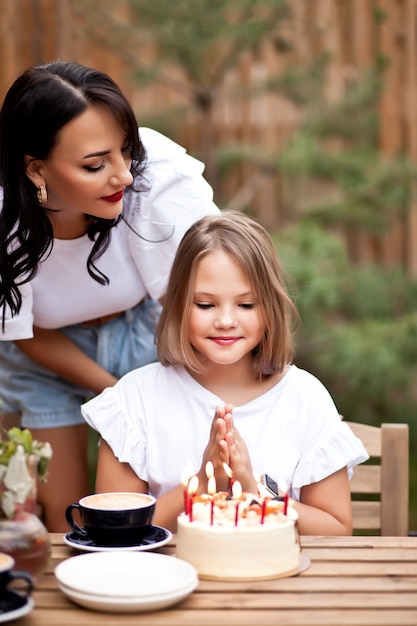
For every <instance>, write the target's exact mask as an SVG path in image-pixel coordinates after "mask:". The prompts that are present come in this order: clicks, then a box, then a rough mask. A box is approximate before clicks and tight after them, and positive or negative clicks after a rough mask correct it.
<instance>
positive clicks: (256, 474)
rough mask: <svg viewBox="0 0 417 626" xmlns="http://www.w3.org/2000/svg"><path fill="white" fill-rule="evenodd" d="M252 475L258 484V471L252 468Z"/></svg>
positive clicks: (259, 478) (259, 480)
mask: <svg viewBox="0 0 417 626" xmlns="http://www.w3.org/2000/svg"><path fill="white" fill-rule="evenodd" d="M253 477H254V479H255V480H256V482H257V483H258V485H259V484H260V482H261V475H260V474H258V472H256V471H255V470H253Z"/></svg>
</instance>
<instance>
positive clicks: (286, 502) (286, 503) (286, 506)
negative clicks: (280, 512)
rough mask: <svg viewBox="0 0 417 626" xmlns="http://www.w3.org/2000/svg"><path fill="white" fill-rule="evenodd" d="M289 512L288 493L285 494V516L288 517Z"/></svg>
mask: <svg viewBox="0 0 417 626" xmlns="http://www.w3.org/2000/svg"><path fill="white" fill-rule="evenodd" d="M287 511H288V491H287V493H284V515H287Z"/></svg>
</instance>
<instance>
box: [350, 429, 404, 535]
mask: <svg viewBox="0 0 417 626" xmlns="http://www.w3.org/2000/svg"><path fill="white" fill-rule="evenodd" d="M346 423H347V424H348V425H349V426H350V428H351V429H352V431H353V432H354V434H355V435H356V436H357V437H359V439H361V441H362V443H363V445H364V446H365V448H366V449H367V451H368V454H369V456H370V457H371V459H370V460H369V461H367V462H366V463H365V464H362V465H357V466H356V467H355V468H354V470H353V476H352V480H351V482H350V490H351V493H352V511H353V528H354V533H355V534H361V531H364V530H367V531H379V534H381V535H386V536H405V535H407V534H408V497H409V496H408V490H409V443H408V441H409V427H408V424H382V425H381V427H380V428H379V427H377V426H368V425H366V424H359V423H356V422H346ZM378 495H379V499H377V496H378Z"/></svg>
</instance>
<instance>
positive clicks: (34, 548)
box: [0, 457, 51, 579]
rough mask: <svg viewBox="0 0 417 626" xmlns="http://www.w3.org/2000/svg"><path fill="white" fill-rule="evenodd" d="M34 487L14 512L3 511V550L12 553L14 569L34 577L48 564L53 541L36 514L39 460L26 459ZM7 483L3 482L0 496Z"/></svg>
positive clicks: (0, 522) (0, 539)
mask: <svg viewBox="0 0 417 626" xmlns="http://www.w3.org/2000/svg"><path fill="white" fill-rule="evenodd" d="M27 468H28V473H29V475H30V477H31V479H32V486H31V489H30V492H29V494H28V496H27V498H26V500H25V501H24V502H23V504H21V503H16V506H15V510H14V511H13V514H12V515H9V516H6V515H4V512H3V513H2V512H1V510H0V552H6V553H7V554H10V556H12V557H13V558H14V560H15V562H16V564H15V567H14V569H16V570H21V571H26V572H29V573H30V574H31V575H32V577H33V578H34V579H36V576H38V575H39V574H40V573H41V572H42V571H43V570H44V569H45V568H46V566H47V564H48V560H49V555H50V550H51V546H50V540H49V534H48V531H47V529H46V528H45V526H44V524H43V523H42V522H41V520H40V519H39V517H38V516H37V515H36V514H35V511H36V496H37V460H36V459H35V458H34V457H28V458H27ZM2 492H3V494H4V492H5V486H4V484H3V485H0V496H1V495H2Z"/></svg>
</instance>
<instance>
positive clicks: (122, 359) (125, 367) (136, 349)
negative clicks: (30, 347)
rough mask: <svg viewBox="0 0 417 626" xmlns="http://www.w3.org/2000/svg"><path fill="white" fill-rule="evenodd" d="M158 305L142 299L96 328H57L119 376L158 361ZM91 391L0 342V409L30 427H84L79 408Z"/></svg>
mask: <svg viewBox="0 0 417 626" xmlns="http://www.w3.org/2000/svg"><path fill="white" fill-rule="evenodd" d="M159 314H160V305H159V303H157V302H156V301H155V300H151V299H145V300H143V301H142V302H141V303H140V304H138V305H137V306H136V307H134V308H132V309H129V310H128V311H125V312H124V313H122V314H121V315H119V316H118V317H116V318H113V319H111V320H110V321H108V322H106V323H104V324H102V325H99V326H83V325H82V324H74V325H72V326H66V327H64V328H61V331H62V332H63V333H65V334H66V335H67V336H68V337H69V338H70V339H72V341H73V342H74V343H75V344H77V346H79V347H80V348H81V349H82V350H83V352H85V353H86V354H87V355H88V356H90V357H91V358H92V359H94V360H95V361H96V362H97V363H99V364H100V365H101V366H102V367H103V368H104V369H106V370H107V371H108V372H110V373H111V374H113V375H114V376H116V377H117V378H120V377H121V376H123V375H124V374H126V373H127V372H129V371H130V370H132V369H134V368H136V367H140V366H142V365H146V364H147V363H152V362H154V361H157V353H156V346H155V342H154V335H155V326H156V322H157V321H158V318H159ZM93 395H94V394H93V392H91V391H90V390H88V389H83V388H82V387H79V386H77V385H74V384H72V383H70V382H68V381H66V380H64V379H63V378H60V377H59V376H57V375H56V374H54V373H53V372H51V371H49V370H48V369H46V368H44V367H42V366H40V365H38V364H36V363H35V362H34V361H32V360H31V359H29V358H28V357H27V356H26V355H25V354H23V352H22V351H21V350H19V348H17V347H16V346H15V345H14V343H13V342H11V341H0V411H6V412H17V413H20V414H21V416H22V426H23V427H25V428H29V429H36V428H54V427H60V426H73V425H76V424H82V423H84V419H83V417H82V415H81V412H80V405H81V404H82V403H83V402H85V401H86V400H88V399H89V398H91V397H92V396H93Z"/></svg>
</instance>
